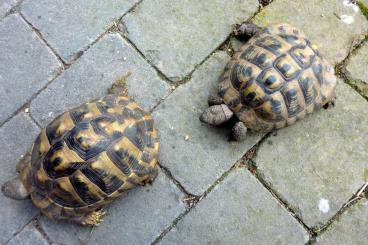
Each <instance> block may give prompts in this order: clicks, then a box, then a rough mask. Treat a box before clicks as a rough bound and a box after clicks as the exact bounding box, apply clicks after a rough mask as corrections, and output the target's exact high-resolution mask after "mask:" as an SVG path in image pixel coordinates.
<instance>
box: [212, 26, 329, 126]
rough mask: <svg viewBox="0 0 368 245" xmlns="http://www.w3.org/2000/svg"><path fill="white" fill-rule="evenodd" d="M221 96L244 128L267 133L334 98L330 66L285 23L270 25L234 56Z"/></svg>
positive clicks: (222, 83) (225, 76)
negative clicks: (243, 124) (242, 123)
mask: <svg viewBox="0 0 368 245" xmlns="http://www.w3.org/2000/svg"><path fill="white" fill-rule="evenodd" d="M219 87H220V88H219V96H220V97H222V98H223V100H224V103H225V104H226V105H228V106H229V108H230V109H231V110H232V111H233V112H235V114H236V115H237V117H238V118H239V119H240V120H241V121H243V122H244V123H245V125H246V127H247V128H250V129H252V130H255V131H271V130H273V129H277V128H282V127H285V126H288V125H291V124H293V123H295V121H297V120H298V119H301V118H304V117H305V115H306V114H308V113H311V112H313V111H314V109H315V108H320V107H321V106H323V105H325V104H327V103H328V102H330V101H331V100H332V99H334V96H335V87H336V77H335V75H334V69H333V68H332V66H331V65H330V64H329V63H328V62H327V61H326V60H325V59H324V58H323V57H322V56H321V54H320V52H319V51H318V50H317V47H316V46H315V45H313V44H312V43H311V41H310V40H309V39H307V38H306V36H305V35H304V34H303V33H302V32H301V31H300V30H298V29H297V28H295V27H293V26H291V25H289V24H279V25H274V26H270V27H268V28H265V29H263V30H262V31H260V32H258V33H257V34H256V35H255V36H253V37H252V38H251V39H250V40H249V41H248V42H247V43H246V44H245V45H244V46H243V47H242V48H241V50H240V51H238V52H237V53H235V54H234V56H233V58H232V60H231V61H230V62H229V64H228V65H227V67H226V68H225V72H224V75H223V77H222V78H221V80H220V86H219Z"/></svg>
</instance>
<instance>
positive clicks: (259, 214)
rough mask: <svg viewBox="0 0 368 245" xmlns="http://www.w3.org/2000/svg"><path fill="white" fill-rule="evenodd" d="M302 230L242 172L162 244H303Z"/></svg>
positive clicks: (221, 186)
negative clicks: (250, 242)
mask: <svg viewBox="0 0 368 245" xmlns="http://www.w3.org/2000/svg"><path fill="white" fill-rule="evenodd" d="M308 239H309V235H308V233H307V232H306V230H304V228H303V227H302V226H301V225H300V224H299V223H298V222H297V221H296V220H295V219H294V218H293V217H292V216H291V215H290V214H289V213H288V212H287V211H286V210H285V209H284V208H283V207H282V206H281V205H280V204H279V203H277V200H276V199H274V198H273V197H272V195H271V194H270V193H269V192H268V191H267V190H266V189H265V188H264V187H263V186H262V185H261V184H260V183H259V182H258V181H257V180H256V179H255V177H254V176H252V175H251V174H250V173H249V172H248V171H247V170H246V169H245V168H242V169H236V170H235V171H234V172H232V173H231V174H229V176H227V178H226V179H225V180H224V181H223V183H220V184H219V185H218V186H216V187H215V189H214V190H213V191H212V192H211V193H210V194H209V195H208V196H207V197H206V198H204V199H203V200H202V201H201V202H200V203H199V204H198V205H197V206H196V207H195V208H193V210H192V211H191V212H190V213H189V214H187V215H186V216H184V217H183V218H182V219H181V220H180V221H179V223H178V224H177V225H176V226H175V227H174V228H173V229H172V231H171V232H170V233H169V234H168V235H167V236H165V237H164V239H163V241H162V244H196V243H198V241H200V243H201V244H247V243H248V242H249V241H252V244H305V243H306V242H307V241H308Z"/></svg>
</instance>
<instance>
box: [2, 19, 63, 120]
mask: <svg viewBox="0 0 368 245" xmlns="http://www.w3.org/2000/svg"><path fill="white" fill-rule="evenodd" d="M0 53H1V55H0V104H1V107H0V125H1V124H2V123H3V122H4V121H5V120H6V119H7V118H8V117H9V116H10V115H11V114H12V113H14V112H15V111H16V110H17V109H19V108H20V107H21V106H22V105H23V104H24V103H25V102H26V101H27V100H28V99H29V98H30V97H31V96H32V95H33V94H34V93H35V92H37V91H38V90H40V89H41V88H42V87H43V86H45V85H46V83H47V82H48V81H49V80H51V79H52V78H53V77H54V76H55V74H56V72H57V71H58V69H59V68H60V63H59V62H58V61H57V59H56V57H55V56H54V55H53V54H52V53H51V51H50V50H49V49H48V47H47V46H46V45H45V44H44V43H43V42H42V41H41V40H40V39H39V38H38V37H37V35H36V34H35V33H34V32H33V31H32V30H31V29H30V28H29V27H28V26H27V24H26V23H25V22H24V21H23V20H22V18H21V17H20V16H19V15H10V16H8V17H6V18H5V19H3V20H2V21H0Z"/></svg>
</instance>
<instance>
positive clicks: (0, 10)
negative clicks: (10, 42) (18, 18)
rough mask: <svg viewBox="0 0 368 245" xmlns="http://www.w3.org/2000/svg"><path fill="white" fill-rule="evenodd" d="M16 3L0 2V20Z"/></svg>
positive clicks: (16, 1) (13, 1) (14, 1)
mask: <svg viewBox="0 0 368 245" xmlns="http://www.w3.org/2000/svg"><path fill="white" fill-rule="evenodd" d="M17 3H18V0H1V2H0V18H2V17H4V16H5V15H6V14H7V13H8V12H9V11H10V10H11V9H12V8H13V7H14V6H15V5H16V4H17Z"/></svg>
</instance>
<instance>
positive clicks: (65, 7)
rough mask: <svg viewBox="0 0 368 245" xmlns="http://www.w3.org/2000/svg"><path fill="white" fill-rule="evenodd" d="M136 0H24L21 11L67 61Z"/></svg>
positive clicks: (76, 54)
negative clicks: (51, 0)
mask: <svg viewBox="0 0 368 245" xmlns="http://www.w3.org/2000/svg"><path fill="white" fill-rule="evenodd" d="M136 2H138V0H126V1H118V0H107V1H99V0H93V1H77V2H76V1H73V0H58V1H53V2H50V1H48V0H38V1H33V0H26V1H24V3H23V4H22V5H21V11H22V13H23V14H24V16H25V17H26V19H27V20H29V21H30V22H31V23H32V25H34V26H35V27H36V28H37V29H38V30H40V32H41V33H42V35H43V37H44V38H45V39H46V40H47V42H48V43H49V44H50V45H51V46H52V47H53V48H54V49H55V50H56V52H57V53H58V54H59V55H60V57H61V58H62V59H63V60H64V61H66V62H68V63H69V62H70V61H71V60H73V59H74V58H76V57H77V56H78V55H79V54H80V53H79V52H80V51H81V50H82V49H84V48H85V47H87V46H88V45H90V44H91V43H92V42H93V41H95V40H96V39H97V38H98V37H99V36H100V35H101V34H102V33H103V32H104V31H105V30H106V29H107V28H108V27H110V26H111V25H112V23H113V21H114V20H116V19H118V18H119V17H121V16H122V15H123V14H124V13H126V12H127V11H128V10H129V9H130V8H131V7H132V6H133V5H134V4H135V3H136Z"/></svg>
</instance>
